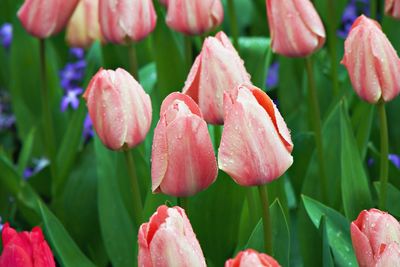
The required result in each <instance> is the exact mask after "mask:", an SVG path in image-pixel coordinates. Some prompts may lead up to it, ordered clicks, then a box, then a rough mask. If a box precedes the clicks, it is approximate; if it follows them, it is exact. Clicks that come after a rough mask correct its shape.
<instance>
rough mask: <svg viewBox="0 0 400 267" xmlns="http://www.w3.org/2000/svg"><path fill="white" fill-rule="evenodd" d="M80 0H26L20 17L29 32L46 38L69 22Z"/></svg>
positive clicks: (19, 12) (20, 10)
mask: <svg viewBox="0 0 400 267" xmlns="http://www.w3.org/2000/svg"><path fill="white" fill-rule="evenodd" d="M78 1H79V0H68V1H66V0H51V1H49V0H25V2H24V4H23V5H22V7H21V8H20V9H19V10H18V18H19V19H20V21H21V23H22V25H23V26H24V28H25V29H26V31H27V32H29V33H30V34H32V35H33V36H36V37H38V38H46V37H49V36H50V35H53V34H56V33H58V32H60V31H61V30H62V29H63V28H64V27H65V25H66V24H67V22H68V20H69V18H70V17H71V15H72V13H73V12H74V9H75V7H76V5H77V4H78Z"/></svg>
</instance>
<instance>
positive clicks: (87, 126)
mask: <svg viewBox="0 0 400 267" xmlns="http://www.w3.org/2000/svg"><path fill="white" fill-rule="evenodd" d="M93 135H94V132H93V123H92V120H91V119H90V116H89V114H87V115H86V118H85V121H84V123H83V138H84V139H85V140H88V139H90V138H92V137H93Z"/></svg>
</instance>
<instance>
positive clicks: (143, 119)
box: [83, 68, 152, 150]
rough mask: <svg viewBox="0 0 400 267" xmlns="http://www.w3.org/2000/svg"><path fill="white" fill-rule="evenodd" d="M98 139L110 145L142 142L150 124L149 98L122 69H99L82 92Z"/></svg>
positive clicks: (109, 146) (133, 144)
mask: <svg viewBox="0 0 400 267" xmlns="http://www.w3.org/2000/svg"><path fill="white" fill-rule="evenodd" d="M83 97H84V98H85V100H86V103H87V107H88V110H89V115H90V118H91V120H92V122H93V126H94V128H95V130H96V132H97V134H98V135H99V137H100V139H101V141H102V142H103V143H104V145H105V146H107V147H108V148H110V149H113V150H119V149H122V148H126V147H128V148H131V147H134V146H136V145H138V144H139V143H141V142H142V141H143V140H144V139H145V137H146V134H147V132H148V131H149V128H150V124H151V115H152V109H151V101H150V97H149V95H147V94H146V93H145V92H144V90H143V88H142V87H141V86H140V84H139V83H138V82H137V81H136V80H135V79H134V78H133V77H132V76H131V75H130V74H129V73H128V72H126V71H125V70H123V69H120V68H119V69H117V70H116V71H113V70H103V69H100V70H99V71H98V72H97V74H96V75H95V76H94V77H93V78H92V80H91V81H90V83H89V86H88V88H87V90H86V92H85V94H84V95H83Z"/></svg>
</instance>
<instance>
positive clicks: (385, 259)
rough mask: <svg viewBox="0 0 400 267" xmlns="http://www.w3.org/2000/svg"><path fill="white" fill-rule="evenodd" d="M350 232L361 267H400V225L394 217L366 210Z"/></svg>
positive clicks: (374, 210)
mask: <svg viewBox="0 0 400 267" xmlns="http://www.w3.org/2000/svg"><path fill="white" fill-rule="evenodd" d="M350 230H351V239H352V241H353V247H354V251H355V254H356V257H357V261H358V264H359V265H360V267H377V266H380V267H394V266H399V263H400V224H399V222H398V221H397V220H396V219H395V218H394V217H393V216H391V215H390V214H388V213H386V212H383V211H380V210H377V209H370V210H369V211H367V210H364V211H362V212H361V213H360V215H359V216H358V218H357V220H355V221H354V222H352V223H351V227H350Z"/></svg>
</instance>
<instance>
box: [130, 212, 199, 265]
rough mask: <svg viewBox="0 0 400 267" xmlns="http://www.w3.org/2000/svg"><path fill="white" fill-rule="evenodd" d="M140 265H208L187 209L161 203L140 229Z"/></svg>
mask: <svg viewBox="0 0 400 267" xmlns="http://www.w3.org/2000/svg"><path fill="white" fill-rule="evenodd" d="M138 239H139V256H138V261H139V264H138V265H139V267H169V266H174V267H205V266H206V263H205V260H204V256H203V252H202V251H201V247H200V244H199V241H197V239H196V235H195V234H194V233H193V229H192V226H191V225H190V222H189V219H188V218H187V216H186V214H185V211H184V210H183V209H181V208H180V207H173V208H168V207H167V206H165V205H163V206H160V207H159V208H158V209H157V211H156V213H154V214H153V216H151V218H150V220H149V222H148V223H144V224H142V225H141V226H140V229H139V236H138Z"/></svg>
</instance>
